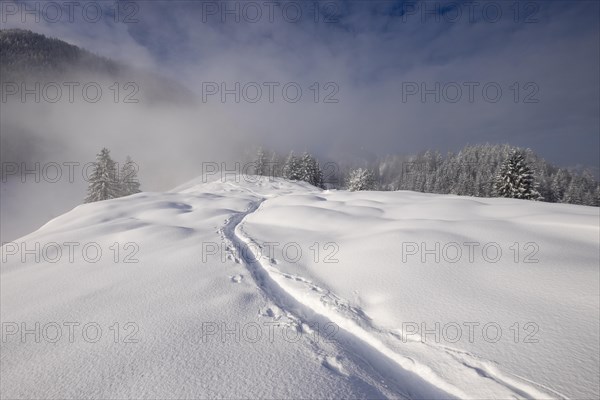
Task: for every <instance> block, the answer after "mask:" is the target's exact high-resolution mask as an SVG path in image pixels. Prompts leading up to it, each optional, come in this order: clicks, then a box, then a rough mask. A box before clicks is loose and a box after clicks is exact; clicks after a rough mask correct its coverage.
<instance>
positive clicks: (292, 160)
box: [283, 152, 301, 181]
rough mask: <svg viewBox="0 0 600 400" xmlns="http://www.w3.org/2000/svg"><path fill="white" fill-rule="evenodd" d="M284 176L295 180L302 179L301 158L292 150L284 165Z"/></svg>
mask: <svg viewBox="0 0 600 400" xmlns="http://www.w3.org/2000/svg"><path fill="white" fill-rule="evenodd" d="M283 177H284V178H286V179H290V180H293V181H297V180H300V179H301V178H300V177H301V175H300V160H299V159H298V157H296V156H295V155H294V152H290V155H289V156H288V158H287V160H286V162H285V165H284V166H283Z"/></svg>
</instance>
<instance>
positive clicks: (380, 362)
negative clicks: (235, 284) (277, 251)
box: [218, 185, 567, 399]
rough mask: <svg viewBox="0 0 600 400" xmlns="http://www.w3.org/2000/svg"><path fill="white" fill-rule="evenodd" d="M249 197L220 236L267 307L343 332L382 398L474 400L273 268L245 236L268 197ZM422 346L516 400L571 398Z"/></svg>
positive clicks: (346, 309) (347, 310) (350, 354)
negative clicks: (250, 217) (246, 222)
mask: <svg viewBox="0 0 600 400" xmlns="http://www.w3.org/2000/svg"><path fill="white" fill-rule="evenodd" d="M232 186H236V185H232ZM236 187H237V186H236ZM237 188H239V189H246V188H242V187H237ZM248 192H249V193H251V194H252V196H253V197H256V200H255V201H251V202H250V206H249V207H248V209H247V210H246V211H244V212H238V213H236V214H233V215H232V216H231V217H230V218H229V219H227V220H226V221H225V224H224V226H223V228H222V229H220V230H219V231H218V232H219V233H220V234H221V236H222V238H223V240H225V241H227V242H229V245H230V246H229V248H230V249H231V252H232V254H233V257H234V260H235V262H236V263H243V264H244V265H245V267H246V268H247V269H248V271H249V273H250V275H251V276H252V278H253V279H254V281H255V282H256V284H257V286H258V288H259V290H260V291H261V292H262V293H263V295H264V297H265V300H266V301H267V302H271V303H273V304H274V305H275V307H276V308H279V309H280V310H281V311H283V313H284V314H285V315H286V316H287V317H288V318H289V319H291V320H292V321H296V326H297V327H298V329H299V330H300V331H302V330H306V329H307V328H306V326H307V325H310V326H317V327H322V326H331V325H332V324H334V325H333V326H337V327H338V328H339V329H338V331H337V332H335V339H334V344H335V345H336V346H337V347H338V348H339V350H340V354H343V355H344V356H345V357H347V358H348V359H350V360H351V362H352V363H353V364H355V365H356V366H357V368H359V369H360V370H361V371H360V372H362V373H360V375H364V374H367V376H362V377H359V379H361V380H362V381H363V382H365V383H367V381H370V382H369V383H367V384H370V385H371V386H373V387H374V388H375V389H376V390H377V391H379V392H381V393H382V395H383V396H384V397H388V398H398V397H399V396H400V397H401V398H428V399H432V398H444V399H447V398H472V396H470V395H468V394H467V393H465V392H463V391H462V390H461V389H459V388H458V387H456V386H454V385H452V384H451V383H449V382H446V381H445V380H443V379H442V378H441V377H439V376H438V375H437V374H436V373H435V372H434V371H432V370H431V369H430V368H429V367H427V366H426V365H424V364H420V363H418V362H416V361H415V360H413V359H412V358H410V357H406V356H403V355H401V354H398V353H397V352H396V351H394V350H392V349H390V348H389V347H388V346H387V345H386V344H385V343H384V342H383V341H382V340H380V339H379V338H378V337H377V336H378V335H385V336H387V337H391V338H393V339H394V340H397V341H399V340H401V337H400V336H401V335H399V334H397V333H394V332H386V331H384V330H381V329H379V328H377V327H376V326H374V325H373V324H372V323H371V320H370V319H369V318H368V316H367V315H366V314H365V313H364V312H363V311H362V310H361V309H360V308H356V307H352V306H350V305H349V304H348V302H347V301H345V300H343V299H341V298H340V297H338V296H336V295H335V294H334V293H331V291H329V290H324V289H322V288H320V287H318V286H317V285H315V284H313V283H312V282H310V281H309V280H307V279H305V278H303V277H301V276H297V275H291V274H287V273H282V272H280V271H278V270H277V269H276V268H274V267H273V266H272V265H271V263H272V262H273V260H271V259H269V258H268V257H265V256H263V255H262V254H257V253H256V251H255V250H253V248H261V246H260V245H259V244H258V243H256V242H255V241H253V240H252V239H251V238H250V237H249V236H248V235H246V234H245V232H244V230H243V225H244V219H245V218H246V217H247V216H248V215H250V214H253V213H255V212H257V211H258V210H259V209H260V207H261V206H262V205H263V203H264V202H265V201H266V200H267V198H266V197H264V196H263V195H261V194H259V193H256V192H254V191H251V190H248ZM250 245H252V246H250ZM239 250H241V251H239ZM232 280H234V279H233V277H232ZM286 280H292V281H296V282H300V283H302V284H304V285H306V287H307V288H308V289H309V290H312V291H316V292H319V293H323V295H322V296H321V298H320V304H318V303H316V302H314V301H312V302H311V301H310V300H308V301H307V298H306V296H303V294H302V292H301V291H299V290H297V289H295V288H294V287H291V286H289V285H287V286H286V284H285V281H286ZM234 281H237V279H236V280H234ZM263 315H266V316H271V317H273V316H275V314H274V312H273V310H272V309H271V308H268V309H267V311H266V314H263ZM318 333H319V334H321V332H318ZM422 344H423V345H428V346H431V347H432V348H436V350H439V351H443V352H445V353H447V354H449V355H450V356H451V357H452V358H453V359H454V360H455V361H456V363H457V364H456V366H457V368H459V367H462V368H465V369H468V370H474V371H475V372H476V373H477V375H478V376H479V377H481V378H482V379H490V380H492V381H494V382H496V383H497V384H499V385H501V386H502V387H504V388H505V389H507V390H510V391H511V392H512V393H513V394H514V397H515V398H525V399H540V398H545V399H547V398H553V397H552V396H551V395H549V394H548V393H549V392H551V393H553V395H554V396H556V397H557V398H560V399H567V397H566V396H564V395H562V394H560V393H558V392H556V391H554V390H552V389H550V388H546V387H544V386H542V385H540V384H537V383H536V382H533V381H530V380H528V379H525V378H521V377H519V376H517V375H514V374H510V373H509V375H512V376H507V375H505V374H503V373H501V372H500V371H499V370H498V369H497V368H496V367H495V366H494V365H493V362H489V361H484V360H481V359H480V358H479V357H477V356H475V355H472V354H470V353H468V352H464V351H461V350H457V349H452V348H446V347H444V346H439V345H431V344H428V343H424V342H422ZM313 346H314V348H315V351H316V352H317V353H323V351H322V350H320V349H319V348H318V346H317V344H316V343H313ZM323 366H324V367H326V368H328V369H330V370H332V371H334V372H337V373H340V374H344V375H347V374H348V373H347V372H346V371H345V369H344V363H340V361H339V360H338V359H336V358H335V357H331V356H329V355H325V356H324V357H323ZM528 384H529V385H528ZM537 388H540V390H544V391H540V390H538V389H537Z"/></svg>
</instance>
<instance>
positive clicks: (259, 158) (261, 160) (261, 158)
mask: <svg viewBox="0 0 600 400" xmlns="http://www.w3.org/2000/svg"><path fill="white" fill-rule="evenodd" d="M254 174H255V175H261V176H266V175H268V166H267V156H266V154H265V152H264V150H263V149H262V147H259V149H258V152H257V154H256V161H255V162H254Z"/></svg>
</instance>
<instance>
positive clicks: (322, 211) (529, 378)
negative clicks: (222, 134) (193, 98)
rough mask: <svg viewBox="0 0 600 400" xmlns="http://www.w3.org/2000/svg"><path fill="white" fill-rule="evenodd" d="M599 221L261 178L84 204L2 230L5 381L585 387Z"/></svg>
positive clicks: (419, 394)
mask: <svg viewBox="0 0 600 400" xmlns="http://www.w3.org/2000/svg"><path fill="white" fill-rule="evenodd" d="M599 225H600V215H599V209H598V208H593V207H585V206H575V205H564V204H549V203H540V202H529V201H522V200H512V199H482V198H472V197H459V196H450V195H433V194H422V193H414V192H405V191H399V192H346V191H334V190H331V191H327V190H325V191H323V190H320V189H317V188H315V187H313V186H311V185H308V184H306V183H303V182H290V181H287V180H284V179H279V178H266V177H240V176H237V177H228V178H227V179H221V180H217V181H213V182H208V183H207V182H205V179H204V178H202V177H201V178H198V179H196V180H194V181H191V182H189V183H187V184H185V185H182V186H180V187H178V188H176V189H174V190H172V191H170V192H166V193H140V194H137V195H133V196H128V197H125V198H120V199H115V200H110V201H103V202H99V203H93V204H86V205H81V206H78V207H76V208H75V209H73V210H72V211H70V212H68V213H66V214H64V215H62V216H60V217H58V218H55V219H53V220H52V221H50V222H48V223H47V224H46V225H44V226H43V227H42V228H40V229H39V230H37V231H35V232H33V233H31V234H29V235H27V236H24V237H22V238H20V239H18V240H15V241H14V242H13V243H9V244H5V245H4V246H3V247H2V257H3V259H2V266H1V270H0V280H1V286H0V289H1V290H0V314H1V320H2V343H1V344H0V345H1V351H0V368H1V371H0V372H1V377H0V397H1V398H11V399H12V398H22V399H34V398H44V399H45V398H60V399H75V398H77V399H79V398H103V399H116V398H120V399H121V398H162V399H176V398H177V399H179V398H369V399H372V398H423V399H424V398H427V399H433V398H444V399H445V398H471V399H491V398H503V399H507V398H526V399H541V398H557V399H561V398H573V399H581V398H598V397H599V396H600V390H599V374H600V372H599V369H600V367H599V337H600V336H599V335H600V333H599V318H600V317H599V314H600V305H599V303H600V299H599V289H600V287H599V285H600V277H599V264H600V260H599V258H600V226H599ZM69 243H76V245H73V244H69ZM115 243H116V245H115ZM36 246H38V247H39V251H36V250H35V249H36ZM69 246H71V248H74V251H73V252H72V253H73V256H72V258H71V257H70V254H69V251H68V249H69ZM73 246H74V247H73ZM86 246H87V249H88V251H87V253H85V252H84V251H83V250H82V249H83V248H84V247H86ZM436 246H437V248H436ZM57 248H60V249H61V252H60V253H58V252H57ZM96 248H100V249H101V251H102V254H101V255H98V256H97V257H96V253H95V249H96ZM31 249H33V251H29V252H27V251H25V250H31ZM116 249H119V251H118V252H117V251H116ZM498 250H499V251H500V252H501V253H498ZM34 253H37V255H38V256H39V260H36V254H34ZM436 256H437V257H439V259H436ZM94 257H96V258H98V260H97V261H96V262H93V261H95V260H94ZM133 261H137V262H133ZM116 323H117V324H118V325H115V324H116ZM36 324H37V325H36ZM97 328H100V329H101V332H100V331H99V330H98V329H97ZM58 333H60V334H61V336H60V337H59V336H58ZM117 333H118V334H117Z"/></svg>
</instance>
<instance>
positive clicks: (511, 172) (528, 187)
mask: <svg viewBox="0 0 600 400" xmlns="http://www.w3.org/2000/svg"><path fill="white" fill-rule="evenodd" d="M495 189H496V194H497V195H498V196H501V197H509V198H514V199H526V200H539V199H540V194H539V193H538V191H537V190H536V185H535V181H534V178H533V173H532V172H531V169H530V168H529V166H528V165H527V163H526V162H525V158H524V157H523V154H522V153H521V152H519V151H517V150H513V151H511V152H510V154H509V155H508V157H507V158H506V160H505V161H504V163H503V164H502V166H501V167H500V172H499V173H498V175H497V176H496V181H495Z"/></svg>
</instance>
